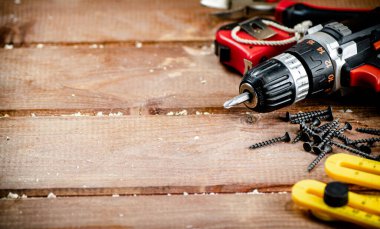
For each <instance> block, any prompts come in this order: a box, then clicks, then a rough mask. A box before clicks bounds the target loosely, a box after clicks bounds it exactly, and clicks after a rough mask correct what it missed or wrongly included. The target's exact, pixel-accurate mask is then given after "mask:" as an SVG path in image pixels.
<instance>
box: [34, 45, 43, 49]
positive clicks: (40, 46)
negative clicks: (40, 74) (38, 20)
mask: <svg viewBox="0 0 380 229" xmlns="http://www.w3.org/2000/svg"><path fill="white" fill-rule="evenodd" d="M43 47H44V45H43V44H37V45H36V48H38V49H42V48H43Z"/></svg>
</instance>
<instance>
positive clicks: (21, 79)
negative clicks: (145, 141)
mask: <svg viewBox="0 0 380 229" xmlns="http://www.w3.org/2000/svg"><path fill="white" fill-rule="evenodd" d="M0 59H1V60H2V61H1V63H0V114H1V115H5V114H8V115H11V116H25V115H26V116H30V115H31V114H32V113H34V114H36V115H38V116H41V115H61V114H73V113H76V112H81V113H84V114H88V115H94V114H96V113H97V112H99V111H101V112H104V113H106V114H108V113H110V112H113V113H115V112H122V113H124V114H131V115H136V114H137V115H141V114H166V113H168V112H170V111H181V110H183V109H187V110H188V111H189V113H193V114H194V113H195V112H196V111H197V110H198V111H203V112H205V111H206V112H209V113H212V112H213V113H229V112H245V111H248V110H246V109H245V108H243V107H244V106H240V107H241V109H232V110H230V111H228V110H225V109H222V104H223V103H224V102H225V101H226V100H227V99H229V98H231V97H233V96H235V95H236V94H237V92H238V85H239V83H240V80H241V77H240V76H239V75H238V74H236V73H233V72H231V71H228V70H227V69H225V68H224V67H223V66H222V65H221V64H220V63H219V62H218V58H217V57H216V56H215V55H214V54H213V49H212V47H210V43H203V44H202V43H200V44H188V43H176V44H156V45H144V46H143V47H142V48H136V47H131V46H128V45H120V46H119V45H110V46H108V45H106V46H105V47H104V48H97V49H94V48H90V47H89V46H87V45H82V46H78V47H76V46H74V47H56V46H52V47H51V46H49V47H44V48H42V49H37V48H19V49H13V50H0ZM363 92H365V91H364V90H363ZM363 94H365V93H363ZM372 98H373V97H372V96H371V95H370V96H364V97H363V96H358V95H355V94H353V95H352V96H351V97H350V96H346V97H336V98H334V97H333V98H327V99H308V100H305V101H302V102H300V103H298V104H296V105H295V106H291V107H287V108H285V109H283V110H282V111H281V112H284V111H285V110H288V109H292V110H294V112H298V111H299V110H311V109H318V108H322V107H323V106H325V105H330V104H331V105H336V106H338V108H337V109H339V110H340V109H343V108H345V107H347V108H350V109H353V108H352V107H356V109H361V110H363V112H361V113H362V115H365V114H366V113H367V112H370V111H371V110H372V112H376V109H377V110H378V107H379V103H378V101H379V100H376V99H372ZM312 106H314V107H312ZM376 107H377V108H376Z"/></svg>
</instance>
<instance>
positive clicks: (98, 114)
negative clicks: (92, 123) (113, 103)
mask: <svg viewBox="0 0 380 229" xmlns="http://www.w3.org/2000/svg"><path fill="white" fill-rule="evenodd" d="M96 116H104V115H103V112H101V111H99V112H97V113H96Z"/></svg>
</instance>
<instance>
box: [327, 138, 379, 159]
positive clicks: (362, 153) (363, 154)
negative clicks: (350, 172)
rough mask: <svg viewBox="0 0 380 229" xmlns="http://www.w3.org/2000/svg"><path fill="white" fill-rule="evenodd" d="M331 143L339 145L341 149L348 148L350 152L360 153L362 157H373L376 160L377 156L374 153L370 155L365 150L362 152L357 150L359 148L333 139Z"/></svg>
mask: <svg viewBox="0 0 380 229" xmlns="http://www.w3.org/2000/svg"><path fill="white" fill-rule="evenodd" d="M331 144H333V145H335V146H337V147H339V148H341V149H344V150H347V151H348V152H351V153H354V154H357V155H360V156H362V157H365V158H368V159H372V160H376V157H374V156H372V155H368V154H366V153H364V152H362V151H360V150H357V149H354V148H352V147H349V146H346V145H343V144H340V143H338V142H334V141H331Z"/></svg>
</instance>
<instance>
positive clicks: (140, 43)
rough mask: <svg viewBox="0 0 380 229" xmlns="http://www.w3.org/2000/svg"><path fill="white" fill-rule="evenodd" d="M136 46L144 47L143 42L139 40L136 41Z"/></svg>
mask: <svg viewBox="0 0 380 229" xmlns="http://www.w3.org/2000/svg"><path fill="white" fill-rule="evenodd" d="M135 47H136V48H138V49H139V48H142V47H143V43H142V42H139V41H136V43H135Z"/></svg>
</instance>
